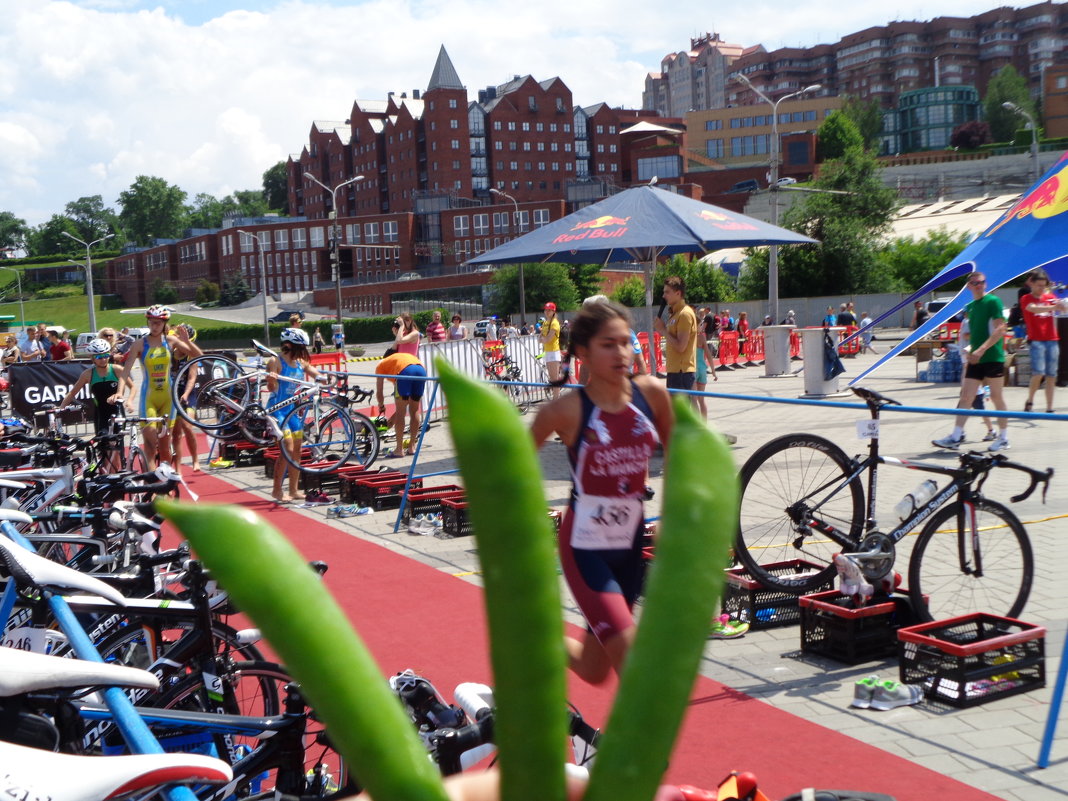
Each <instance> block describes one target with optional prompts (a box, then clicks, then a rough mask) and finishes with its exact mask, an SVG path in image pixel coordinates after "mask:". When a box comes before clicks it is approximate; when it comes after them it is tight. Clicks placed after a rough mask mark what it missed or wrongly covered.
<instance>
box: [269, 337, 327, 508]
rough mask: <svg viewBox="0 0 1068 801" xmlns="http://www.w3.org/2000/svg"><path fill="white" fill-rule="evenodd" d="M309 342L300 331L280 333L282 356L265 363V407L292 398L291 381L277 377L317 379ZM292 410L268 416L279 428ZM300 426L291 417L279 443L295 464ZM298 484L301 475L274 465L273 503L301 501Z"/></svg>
mask: <svg viewBox="0 0 1068 801" xmlns="http://www.w3.org/2000/svg"><path fill="white" fill-rule="evenodd" d="M308 342H309V340H308V335H307V333H305V332H304V331H302V330H301V329H299V328H286V329H283V331H282V347H281V348H280V350H281V351H282V353H281V355H279V356H272V357H271V359H270V360H269V361H268V362H267V388H268V389H269V390H270V391H271V398H270V400H269V401H268V403H267V405H268V406H274V405H275V404H276V403H281V402H282V401H284V400H285V399H286V398H289V397H292V395H293V393H294V392H295V391H296V390H297V385H296V384H294V383H293V381H279V380H278V379H279V377H281V378H290V379H294V380H297V381H308V380H311V379H317V378H319V371H318V370H316V369H315V368H314V367H312V364H311V356H310V355H309V353H308ZM292 409H293V404H292V403H289V404H287V405H286V406H283V407H282V408H281V409H279V410H278V411H276V412H272V414H271V416H272V417H273V418H274V419H275V420H276V421H277V422H278V424H279V426H281V424H282V421H283V420H284V419H285V417H286V415H287V414H289V412H290V411H291V410H292ZM301 426H302V421H301V420H298V419H297V415H294V416H293V417H292V418H291V419H290V421H289V425H288V427H287V428H285V429H283V431H282V441H281V442H280V443H279V447H281V448H287V449H288V450H289V452H290V453H291V454H293V458H294V460H296V462H297V463H299V462H300V448H301V445H302V444H303V439H304V430H303V428H302V427H301ZM287 469H288V472H289V495H288V496H286V495H283V494H282V478H283V476H285V474H286V471H287ZM299 480H300V472H299V471H298V470H294V469H292V468H287V467H286V463H285V461H284V460H282V459H279V460H278V461H277V462H275V466H274V489H273V490H272V492H271V495H272V496H273V497H274V499H275V501H276V502H277V503H289V502H292V501H297V500H300V496H299V495H298V492H297V483H298V482H299Z"/></svg>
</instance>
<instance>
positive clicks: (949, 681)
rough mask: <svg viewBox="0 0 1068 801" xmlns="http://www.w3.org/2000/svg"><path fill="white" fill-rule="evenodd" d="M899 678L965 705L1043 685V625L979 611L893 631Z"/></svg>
mask: <svg viewBox="0 0 1068 801" xmlns="http://www.w3.org/2000/svg"><path fill="white" fill-rule="evenodd" d="M897 637H898V641H899V642H898V653H899V655H900V658H901V681H902V682H903V683H907V684H920V685H922V686H923V687H924V691H925V693H926V694H927V697H928V698H929V699H930V700H932V701H940V702H943V703H946V704H949V705H950V706H955V707H962V708H963V707H971V706H978V705H979V704H984V703H986V702H987V701H994V700H996V699H998V698H1008V697H1009V696H1012V695H1017V694H1019V693H1025V692H1028V691H1029V690H1035V689H1038V688H1040V687H1044V686H1045V685H1046V650H1045V644H1046V629H1044V628H1043V627H1042V626H1036V625H1033V624H1031V623H1024V622H1022V621H1020V620H1014V619H1013V618H1008V617H998V616H996V615H988V614H986V613H983V612H979V613H976V614H972V615H964V616H963V617H955V618H951V619H950V620H936V621H934V622H933V623H922V624H920V625H918V626H909V627H907V628H903V629H901V630H900V631H899V632H898V633H897Z"/></svg>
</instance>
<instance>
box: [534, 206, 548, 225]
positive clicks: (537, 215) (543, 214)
mask: <svg viewBox="0 0 1068 801" xmlns="http://www.w3.org/2000/svg"><path fill="white" fill-rule="evenodd" d="M548 223H549V210H548V209H534V227H535V228H541V227H542V226H543V225H548Z"/></svg>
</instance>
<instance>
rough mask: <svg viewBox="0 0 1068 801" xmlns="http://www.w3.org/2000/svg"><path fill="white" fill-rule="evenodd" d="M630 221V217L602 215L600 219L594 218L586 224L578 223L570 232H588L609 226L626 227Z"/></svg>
mask: <svg viewBox="0 0 1068 801" xmlns="http://www.w3.org/2000/svg"><path fill="white" fill-rule="evenodd" d="M629 220H630V217H613V216H612V215H611V214H604V215H602V216H600V217H596V218H594V219H592V220H587V221H586V222H580V223H579V224H578V225H575V226H572V228H571V230H572V231H588V230H591V229H594V228H607V227H608V226H610V225H626V224H627V222H628V221H629Z"/></svg>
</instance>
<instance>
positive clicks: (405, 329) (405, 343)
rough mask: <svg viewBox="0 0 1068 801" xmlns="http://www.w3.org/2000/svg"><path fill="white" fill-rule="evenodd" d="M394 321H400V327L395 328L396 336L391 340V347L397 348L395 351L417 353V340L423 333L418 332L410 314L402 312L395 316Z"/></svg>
mask: <svg viewBox="0 0 1068 801" xmlns="http://www.w3.org/2000/svg"><path fill="white" fill-rule="evenodd" d="M394 323H400V328H399V329H398V330H397V332H396V337H395V338H394V340H393V347H394V348H396V349H397V353H409V354H411V355H412V356H417V355H419V340H420V339H421V338H422V336H423V335H422V334H421V333H420V332H419V326H417V325H416V324H415V320H413V319H412V315H410V314H408V312H404V314H401V315H398V316H397V319H396V320H394Z"/></svg>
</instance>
